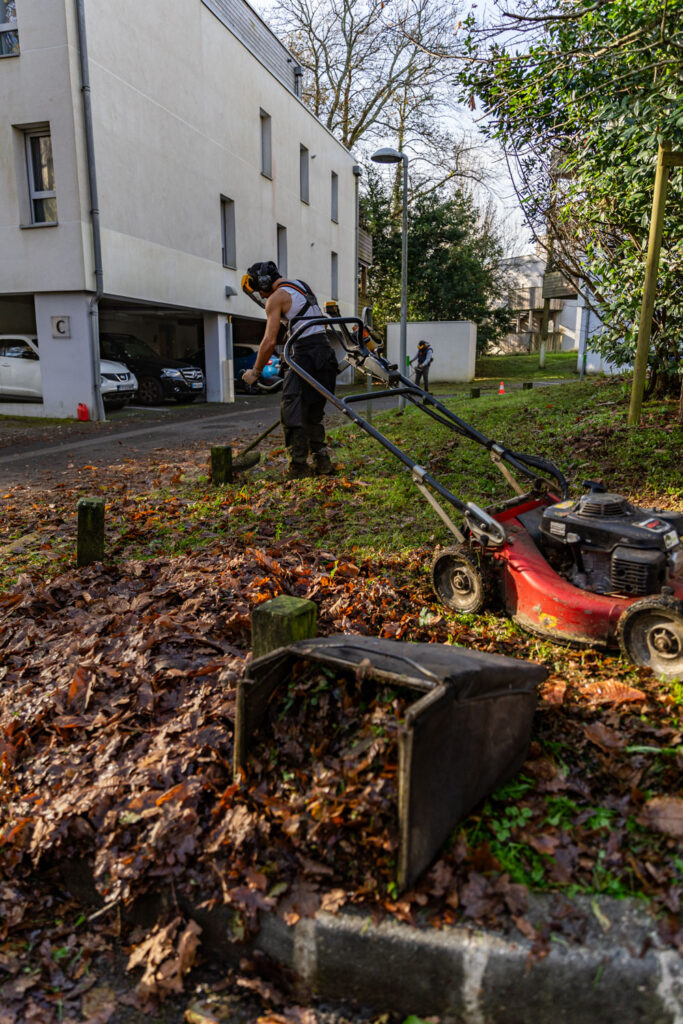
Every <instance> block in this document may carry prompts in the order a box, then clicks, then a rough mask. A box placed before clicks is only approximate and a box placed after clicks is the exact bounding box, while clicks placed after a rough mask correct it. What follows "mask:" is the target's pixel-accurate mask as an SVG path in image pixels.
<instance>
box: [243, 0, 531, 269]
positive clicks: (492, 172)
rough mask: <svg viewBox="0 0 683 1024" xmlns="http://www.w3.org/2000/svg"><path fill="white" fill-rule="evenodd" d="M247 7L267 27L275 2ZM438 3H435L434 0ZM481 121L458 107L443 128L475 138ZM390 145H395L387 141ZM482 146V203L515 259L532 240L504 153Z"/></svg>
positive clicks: (482, 6)
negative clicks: (490, 207)
mask: <svg viewBox="0 0 683 1024" xmlns="http://www.w3.org/2000/svg"><path fill="white" fill-rule="evenodd" d="M248 2H249V4H250V5H251V6H252V7H253V8H254V10H255V11H256V12H257V14H259V15H260V16H261V17H262V18H263V20H264V21H265V22H266V23H269V14H270V12H271V11H272V8H273V7H274V6H275V2H276V0H248ZM435 2H437V3H438V0H435ZM471 6H473V7H475V8H477V10H476V14H477V15H478V16H482V15H486V14H488V13H491V12H492V11H493V4H492V2H491V0H478V2H476V3H475V4H473V5H471ZM480 118H481V111H479V110H476V109H475V110H474V111H471V110H470V109H469V107H467V106H466V105H464V104H463V105H461V106H460V107H458V109H457V111H456V113H455V114H454V115H453V117H452V118H450V119H448V121H447V122H446V126H447V127H448V128H449V129H450V130H453V131H454V132H455V133H456V134H459V133H460V132H465V133H466V134H470V133H472V134H475V133H478V132H479V125H478V123H477V122H478V120H479V119H480ZM387 144H389V145H393V144H395V143H393V142H392V140H389V141H388V143H387ZM481 144H482V145H483V146H485V154H486V155H485V162H486V168H487V172H488V177H489V182H488V184H489V188H488V189H485V190H482V201H483V202H485V201H486V197H487V196H488V195H490V197H491V198H492V199H493V201H494V204H495V207H496V209H497V211H498V214H499V222H500V226H501V229H502V242H503V246H504V250H505V252H504V255H505V256H518V255H523V254H525V253H532V252H533V251H534V243H533V241H532V240H531V236H530V233H529V229H528V227H527V226H526V223H525V220H524V215H523V213H522V211H521V209H520V206H519V203H518V202H517V197H516V195H515V193H514V189H513V187H512V183H511V181H510V178H509V175H508V171H507V166H506V163H505V158H504V156H503V153H502V152H501V151H500V150H499V149H498V148H497V147H496V146H495V145H494V144H493V143H488V142H485V140H484V138H483V136H481Z"/></svg>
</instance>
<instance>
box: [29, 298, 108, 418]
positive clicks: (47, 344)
mask: <svg viewBox="0 0 683 1024" xmlns="http://www.w3.org/2000/svg"><path fill="white" fill-rule="evenodd" d="M35 303H36V327H37V331H38V343H39V344H38V347H39V349H40V370H41V376H42V383H43V408H42V414H43V415H44V416H56V417H62V418H65V419H71V418H75V416H76V413H77V410H78V405H79V403H81V402H83V403H84V404H85V405H87V407H88V413H89V415H90V418H91V419H93V418H94V416H95V392H94V387H93V376H92V375H93V371H92V347H91V341H90V324H89V312H88V309H89V296H88V295H86V294H84V293H81V294H78V293H77V292H66V293H61V294H59V293H55V292H51V293H49V294H47V295H36V297H35ZM53 317H59V318H65V317H68V318H69V327H70V331H69V333H70V335H71V336H70V337H68V338H54V337H53V329H52V323H51V321H52V318H53ZM98 371H99V366H98ZM26 411H27V415H35V414H36V412H37V410H36V409H35V407H31V406H27V409H26Z"/></svg>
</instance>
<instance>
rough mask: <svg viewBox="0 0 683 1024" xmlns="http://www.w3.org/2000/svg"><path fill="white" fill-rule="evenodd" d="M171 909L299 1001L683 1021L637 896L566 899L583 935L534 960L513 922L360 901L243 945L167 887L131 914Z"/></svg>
mask: <svg viewBox="0 0 683 1024" xmlns="http://www.w3.org/2000/svg"><path fill="white" fill-rule="evenodd" d="M61 867H62V877H63V879H64V884H65V886H66V888H67V889H68V890H69V891H70V892H71V893H72V894H73V895H74V896H75V897H76V898H77V899H79V900H81V902H84V903H87V904H89V905H90V906H92V905H93V903H99V904H100V905H101V900H100V898H99V897H98V896H97V894H96V892H95V888H94V885H93V879H92V872H91V870H90V868H89V866H88V865H85V864H84V863H83V862H72V863H69V864H66V863H64V864H62V865H61ZM196 898H197V899H198V900H199V899H200V897H199V894H198V895H197V897H196ZM555 898H556V897H554V896H550V895H549V896H545V895H542V896H538V895H537V896H531V897H530V900H529V904H530V905H529V910H528V913H527V914H526V917H527V919H528V920H529V921H530V922H531V923H532V924H540V923H541V922H543V921H545V920H548V919H550V918H551V916H552V905H553V903H554V900H555ZM564 902H569V901H568V900H566V899H565V900H564ZM177 907H180V909H181V910H182V911H183V913H185V914H186V915H187V916H189V917H192V918H194V920H196V921H197V923H198V924H200V925H201V927H202V949H203V952H204V954H205V955H206V956H208V957H209V958H210V959H211V958H212V959H214V960H216V961H220V962H222V963H227V964H231V965H235V966H237V965H238V964H239V961H240V960H241V959H242V958H243V957H245V956H249V954H250V953H253V952H254V951H255V950H259V951H261V952H263V953H265V954H266V955H267V956H269V957H270V958H271V959H272V960H274V961H276V962H278V963H280V964H282V965H283V966H285V967H287V968H289V969H291V970H292V971H293V972H294V974H295V975H296V977H297V979H298V981H299V983H300V986H301V997H300V998H301V999H302V1001H303V1000H305V998H306V996H307V994H313V995H315V996H317V997H320V998H322V999H329V1000H331V1001H339V1002H343V1003H346V1004H348V1003H349V1002H351V1001H355V1002H356V1003H357V1004H358V1005H360V1006H364V1007H367V1008H373V1009H374V1008H376V1009H377V1010H378V1011H380V1012H386V1011H389V1010H392V1011H395V1012H397V1013H402V1014H404V1015H405V1016H409V1015H410V1014H416V1015H419V1016H430V1015H432V1014H435V1015H438V1016H439V1017H440V1018H441V1024H683V958H682V957H681V956H680V955H679V953H678V952H676V951H675V950H672V949H664V948H662V945H661V942H660V941H659V940H658V937H657V934H656V930H655V927H654V922H653V918H652V916H651V915H650V914H649V913H648V911H647V909H646V908H645V907H644V906H643V904H642V903H641V902H639V901H637V900H617V899H613V898H610V897H597V898H596V897H588V896H577V897H575V898H574V899H573V900H572V901H571V907H572V909H573V910H577V911H579V912H580V913H581V914H582V915H583V917H584V919H585V921H586V931H585V935H584V938H583V941H582V942H581V943H576V942H570V941H568V940H567V939H565V938H564V937H562V936H560V935H554V936H553V940H552V941H551V946H550V952H549V954H548V955H547V956H546V957H544V958H543V959H540V960H539V959H538V958H532V957H531V956H530V953H531V942H530V941H529V940H528V939H526V938H524V937H523V936H521V935H520V934H518V933H517V932H516V931H514V932H512V933H510V934H504V933H502V932H498V931H485V930H482V929H480V928H477V927H476V926H474V925H472V926H466V925H457V926H454V927H445V928H443V929H440V930H436V929H434V928H432V927H429V926H426V927H415V926H412V925H408V924H403V923H400V922H397V921H395V920H389V919H387V920H384V921H382V922H381V923H379V924H375V923H373V920H372V918H371V917H370V916H369V915H368V914H367V913H364V912H359V911H357V910H354V911H342V912H341V913H339V914H338V915H333V914H329V913H325V912H318V913H317V914H316V915H315V917H313V918H301V919H300V920H299V921H298V922H297V924H296V925H294V926H288V925H286V924H285V922H284V921H283V920H282V918H280V917H279V916H278V915H277V913H268V914H266V913H261V916H260V928H259V931H258V933H257V934H256V935H255V936H254V938H253V940H252V941H251V942H248V943H244V942H236V941H235V925H236V921H237V915H236V914H235V912H234V911H233V910H232V909H231V908H229V907H223V906H222V907H216V908H214V909H206V908H204V907H201V906H198V904H197V902H195V901H194V900H192V901H189V900H186V899H184V898H182V897H178V900H177V902H176V898H175V896H172V895H171V893H170V892H167V893H158V894H149V895H147V896H144V897H141V898H139V899H138V900H137V901H136V902H135V903H134V904H133V906H132V908H131V910H130V912H127V913H126V916H127V917H129V918H130V919H131V920H132V921H133V922H135V923H139V924H142V925H144V926H145V927H151V926H152V925H153V924H154V923H155V921H156V920H158V918H159V917H160V915H161V914H163V913H164V912H166V913H168V912H173V910H174V909H175V908H177Z"/></svg>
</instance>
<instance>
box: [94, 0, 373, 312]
mask: <svg viewBox="0 0 683 1024" xmlns="http://www.w3.org/2000/svg"><path fill="white" fill-rule="evenodd" d="M88 45H89V49H90V56H91V65H92V67H91V75H92V102H93V111H94V117H95V126H94V131H95V142H96V147H97V172H98V183H99V192H100V209H101V212H102V224H103V246H104V263H105V266H104V275H105V289H106V292H107V294H110V295H120V296H127V297H132V298H140V299H145V300H153V301H157V302H160V303H169V304H173V305H178V306H183V307H190V308H195V309H198V310H203V311H213V312H216V313H220V312H223V313H232V314H243V315H249V316H253V315H254V306H253V304H252V303H251V302H250V301H249V299H248V298H247V297H246V296H244V295H242V294H241V293H239V294H238V295H237V296H234V297H231V298H229V299H226V297H225V287H226V285H230V286H232V287H233V288H235V289H236V290H237V291H238V292H239V288H240V281H241V277H242V274H243V273H244V272H245V271H246V269H247V267H248V266H249V265H250V264H251V263H253V262H254V261H256V260H260V259H275V258H276V230H277V225H278V224H281V225H283V226H285V227H286V228H287V242H288V273H289V275H291V276H297V277H302V278H304V279H305V280H307V281H308V282H309V283H310V284H311V286H312V287H313V289H314V290H315V291H316V292H317V294H318V295H319V298H320V299H321V300H324V299H326V298H329V297H330V284H331V253H332V251H335V252H337V253H338V255H339V289H340V305H341V307H342V309H343V311H344V312H346V313H352V312H353V304H354V298H355V267H354V244H355V195H354V177H353V173H352V167H353V164H354V160H353V158H352V157H351V155H350V154H349V153H348V152H347V151H346V150H345V149H344V148H343V147H342V146H341V145H340V144H339V143H338V142H337V141H336V140H335V139H334V138H333V137H332V136H331V135H330V134H329V133H328V132H327V131H326V130H325V129H324V128H323V127H322V125H320V123H319V122H318V121H316V119H315V118H314V117H313V116H312V115H311V114H310V112H309V111H308V110H307V109H306V108H305V107H304V106H303V104H302V103H301V102H300V101H299V100H298V99H297V98H296V97H295V96H294V95H293V94H292V93H291V92H289V91H288V90H287V89H286V88H284V87H283V86H282V84H281V83H280V82H279V81H278V80H277V79H276V78H275V77H274V76H273V75H272V74H270V72H269V71H268V70H266V68H265V67H264V66H263V65H262V64H261V63H259V62H258V61H257V60H256V58H255V57H253V56H252V55H251V54H250V53H249V51H248V50H247V49H246V48H245V47H244V46H243V45H242V44H241V43H240V42H239V41H238V40H237V39H236V38H235V37H234V36H233V35H232V34H231V33H230V32H229V31H228V30H227V29H226V28H225V26H224V25H223V24H222V23H221V22H220V21H219V20H218V19H217V18H216V17H215V16H214V15H213V14H212V13H211V12H210V11H209V10H208V9H207V7H206V6H205V5H204V4H202V3H201V0H146V2H145V3H144V4H140V3H139V0H119V2H118V3H117V4H116V5H113V6H112V5H106V4H101V5H96V6H93V5H91V6H90V7H89V9H88ZM261 109H263V110H265V111H267V112H268V113H269V114H270V116H271V129H272V180H269V179H268V178H266V177H264V176H263V175H262V174H261V152H260V141H261V130H260V129H261V124H260V116H259V112H260V110H261ZM301 144H303V145H304V146H306V147H307V148H308V150H309V153H310V174H309V178H310V203H309V204H308V205H307V204H305V203H303V202H302V201H301V199H300V197H299V147H300V145H301ZM332 171H335V172H336V173H337V175H338V178H339V223H338V224H334V223H333V222H332V220H331V216H330V214H331V191H330V190H331V184H330V177H331V172H332ZM221 195H224V196H227V197H228V198H230V199H232V200H233V201H234V203H235V219H236V234H237V240H236V241H237V269H236V270H227V269H225V268H224V267H223V266H222V260H221V225H220V197H221Z"/></svg>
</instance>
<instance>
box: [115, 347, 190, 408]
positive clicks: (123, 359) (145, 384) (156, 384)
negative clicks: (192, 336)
mask: <svg viewBox="0 0 683 1024" xmlns="http://www.w3.org/2000/svg"><path fill="white" fill-rule="evenodd" d="M100 355H101V356H102V357H103V358H104V359H115V360H116V361H117V362H119V363H125V365H126V366H127V367H128V368H129V369H130V370H132V371H133V373H134V374H135V376H136V377H137V379H138V401H139V402H142V404H143V405H157V404H158V403H160V402H163V401H165V399H167V398H173V399H175V401H176V402H194V401H195V400H196V399H197V398H204V397H205V396H206V384H205V381H204V373H203V372H202V370H201V369H200V368H199V367H198V366H193V365H191V364H190V363H188V361H187V360H183V359H169V358H167V357H166V356H160V355H159V353H158V352H155V351H154V349H153V348H152V347H151V346H150V345H148V344H147V342H145V341H141V340H140V338H136V337H135V335H133V334H112V333H110V332H108V331H107V332H103V333H101V334H100Z"/></svg>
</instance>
